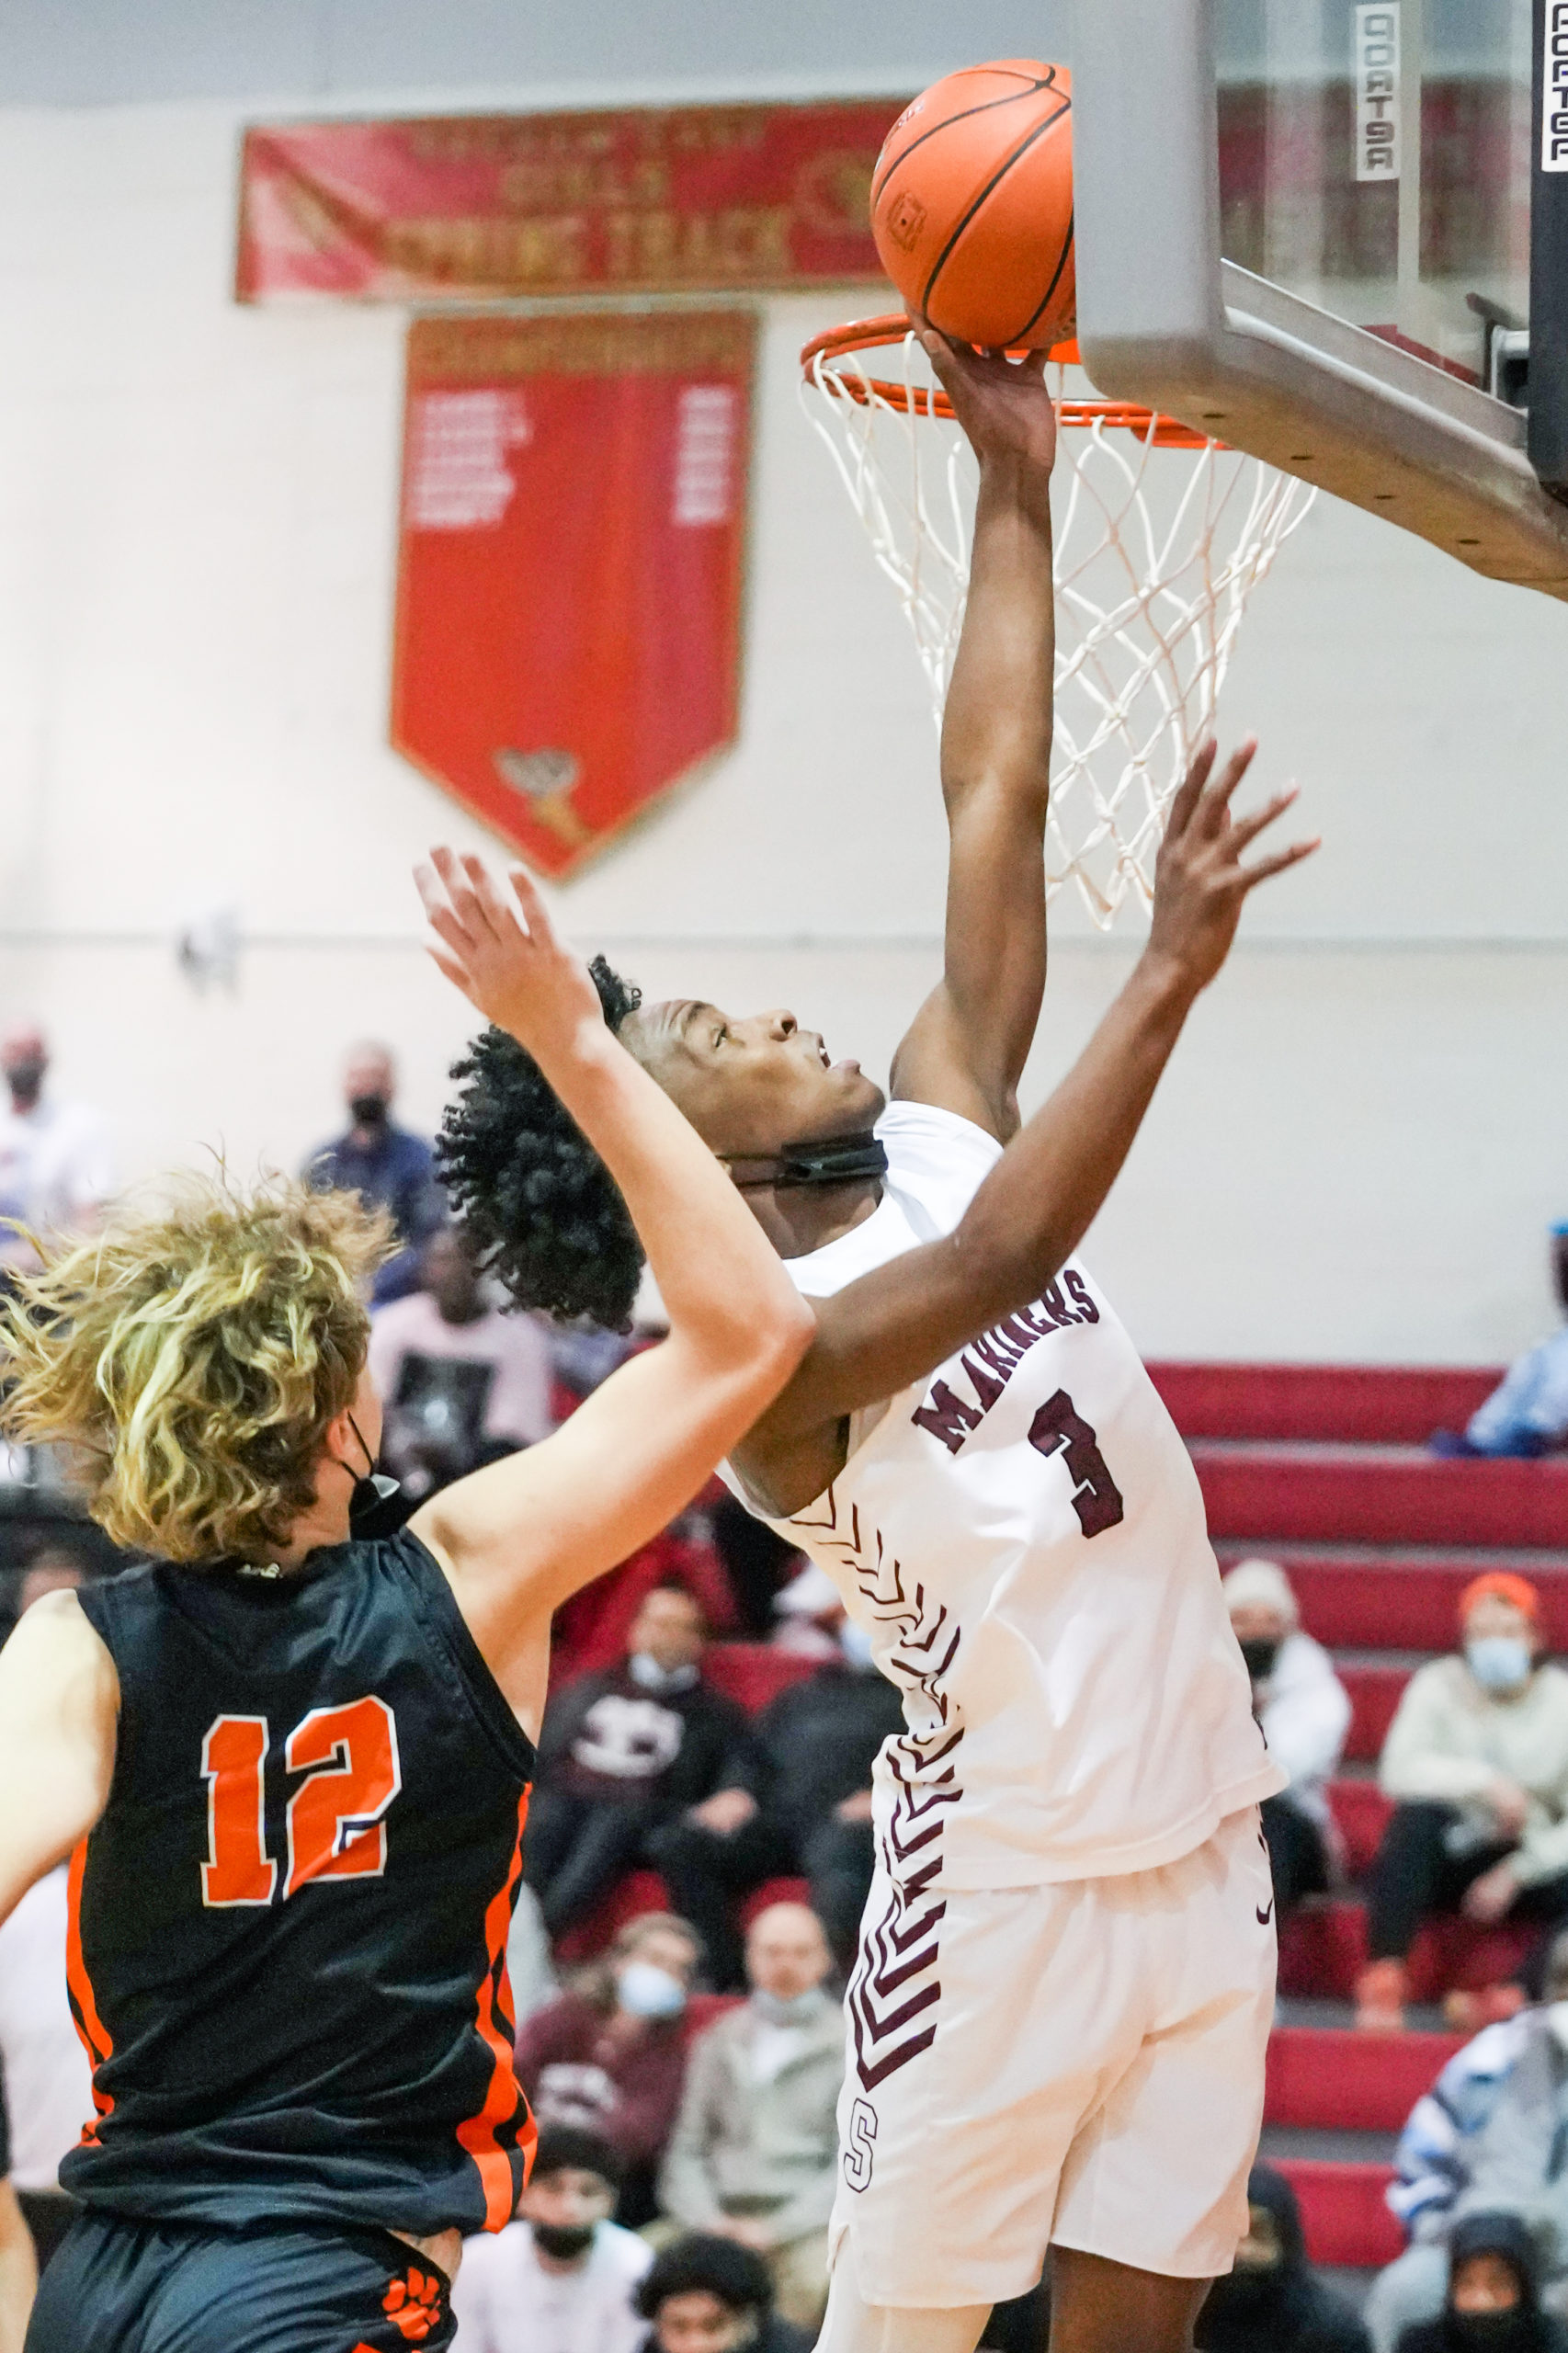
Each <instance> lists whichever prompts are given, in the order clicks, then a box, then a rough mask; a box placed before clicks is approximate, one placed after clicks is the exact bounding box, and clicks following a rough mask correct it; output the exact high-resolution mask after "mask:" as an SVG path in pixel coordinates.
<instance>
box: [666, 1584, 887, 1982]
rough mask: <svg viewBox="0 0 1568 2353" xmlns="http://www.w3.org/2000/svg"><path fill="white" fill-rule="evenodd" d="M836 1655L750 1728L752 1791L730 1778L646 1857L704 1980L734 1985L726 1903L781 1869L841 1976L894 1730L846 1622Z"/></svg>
mask: <svg viewBox="0 0 1568 2353" xmlns="http://www.w3.org/2000/svg"><path fill="white" fill-rule="evenodd" d="M835 1631H836V1633H837V1636H838V1642H839V1654H838V1658H837V1659H836V1660H835V1661H834V1662H833V1663H831V1664H828V1665H824V1666H822V1667H819V1668H818V1670H817V1672H816V1673H815V1674H814V1675H812V1676H810V1677H808V1678H807V1679H806V1680H805V1681H803V1682H801V1683H796V1684H794V1685H792V1686H791V1687H790V1689H789V1690H787V1691H781V1692H780V1693H779V1695H778V1699H775V1700H774V1701H773V1702H772V1704H771V1706H769V1707H767V1709H765V1710H764V1711H763V1713H762V1714H761V1715H760V1716H759V1717H758V1718H757V1721H756V1725H755V1726H754V1733H755V1736H756V1745H757V1748H758V1750H759V1752H760V1756H761V1764H762V1785H761V1790H760V1794H758V1793H756V1792H754V1791H753V1790H752V1789H751V1788H750V1787H748V1786H747V1785H746V1784H745V1783H744V1782H743V1781H741V1780H739V1779H737V1780H736V1781H734V1782H733V1784H731V1785H728V1786H725V1787H723V1788H721V1790H719V1792H718V1794H717V1795H716V1796H714V1797H711V1798H710V1799H709V1800H708V1802H707V1803H706V1804H704V1805H699V1806H696V1807H694V1808H692V1809H691V1811H690V1812H688V1813H686V1814H684V1815H682V1816H681V1817H680V1818H679V1819H678V1820H677V1821H675V1822H672V1823H671V1824H669V1825H668V1826H667V1827H666V1828H665V1829H664V1830H662V1831H660V1832H659V1834H658V1836H656V1837H655V1838H654V1839H653V1842H652V1845H651V1848H650V1851H651V1853H652V1855H653V1859H654V1860H655V1862H656V1863H657V1865H658V1868H659V1870H661V1871H662V1872H663V1873H664V1875H665V1882H666V1884H667V1885H668V1887H669V1890H670V1893H671V1896H672V1898H673V1899H674V1901H675V1903H676V1904H677V1905H678V1906H679V1908H680V1910H681V1911H682V1912H683V1913H684V1914H685V1915H686V1916H687V1919H689V1920H691V1921H692V1922H693V1923H694V1924H695V1926H696V1927H697V1929H698V1932H699V1935H700V1936H701V1938H702V1940H703V1942H704V1944H705V1945H706V1946H707V1948H708V1959H709V1972H710V1976H711V1978H712V1981H713V1984H715V1985H716V1986H718V1987H719V1988H720V1989H721V1990H722V1991H723V1992H726V1993H727V1992H730V1991H732V1990H733V1989H736V1988H738V1987H739V1986H741V1985H742V1984H744V1977H743V1972H742V1957H741V1940H740V1937H739V1935H738V1933H737V1931H736V1929H735V1927H734V1923H733V1904H734V1901H735V1899H737V1898H739V1897H741V1896H744V1895H746V1894H748V1893H750V1892H751V1890H752V1889H753V1888H756V1887H759V1886H761V1884H762V1882H763V1881H765V1880H768V1879H774V1878H777V1877H778V1875H779V1874H780V1873H781V1872H793V1871H804V1872H805V1874H806V1875H807V1877H808V1878H809V1880H810V1881H811V1889H812V1909H813V1911H814V1912H815V1913H816V1915H817V1917H818V1919H819V1920H821V1922H822V1924H823V1926H824V1928H825V1929H826V1931H827V1939H828V1945H829V1949H831V1951H832V1953H833V1957H834V1960H835V1961H836V1963H837V1964H838V1967H839V1968H840V1969H841V1970H842V1971H843V1972H845V1973H846V1975H847V1973H848V1972H849V1969H850V1967H851V1965H852V1964H853V1961H854V1955H855V1942H856V1938H857V1935H858V1930H859V1925H860V1915H861V1913H862V1912H863V1911H864V1910H865V1908H866V1897H867V1894H868V1893H869V1888H870V1884H871V1866H872V1862H873V1859H874V1851H875V1850H874V1846H873V1841H872V1835H871V1768H872V1765H873V1764H874V1762H875V1760H876V1756H877V1752H878V1750H879V1749H880V1748H881V1745H882V1743H883V1742H884V1741H885V1740H886V1739H888V1738H889V1736H890V1735H892V1734H894V1733H899V1732H902V1731H903V1702H902V1700H901V1699H900V1697H899V1694H898V1691H897V1690H896V1688H894V1686H893V1685H892V1684H891V1683H889V1682H887V1681H886V1680H884V1678H883V1677H881V1676H880V1675H879V1674H878V1673H877V1670H876V1668H875V1667H874V1666H873V1665H872V1664H871V1659H870V1652H869V1643H867V1641H866V1639H865V1636H864V1635H863V1634H862V1632H861V1631H860V1629H859V1628H858V1626H857V1625H855V1623H854V1622H853V1620H850V1619H848V1618H846V1616H845V1615H844V1612H843V1609H842V1607H841V1608H840V1610H839V1613H838V1622H837V1626H836V1629H835Z"/></svg>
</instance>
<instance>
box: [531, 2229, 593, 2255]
mask: <svg viewBox="0 0 1568 2353" xmlns="http://www.w3.org/2000/svg"><path fill="white" fill-rule="evenodd" d="M530 2228H531V2229H532V2231H533V2234H534V2245H535V2246H537V2247H538V2249H539V2251H540V2254H541V2255H548V2256H550V2257H551V2259H552V2261H554V2262H556V2263H570V2262H572V2261H573V2260H574V2257H575V2256H579V2255H585V2254H586V2253H587V2251H588V2249H589V2247H591V2246H592V2245H593V2243H594V2225H593V2223H592V2222H574V2223H572V2224H570V2225H568V2224H566V2223H565V2222H534V2223H532V2224H531V2225H530Z"/></svg>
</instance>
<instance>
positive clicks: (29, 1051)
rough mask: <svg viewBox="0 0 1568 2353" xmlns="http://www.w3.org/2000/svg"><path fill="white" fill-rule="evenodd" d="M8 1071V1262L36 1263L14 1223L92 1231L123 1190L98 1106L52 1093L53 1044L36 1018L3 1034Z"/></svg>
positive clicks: (2, 1210) (2, 1159)
mask: <svg viewBox="0 0 1568 2353" xmlns="http://www.w3.org/2000/svg"><path fill="white" fill-rule="evenodd" d="M0 1071H4V1073H5V1075H6V1087H7V1089H8V1091H9V1096H10V1100H9V1102H8V1103H7V1105H6V1108H4V1109H3V1110H0V1221H3V1222H0V1267H6V1266H12V1267H17V1266H32V1265H35V1264H36V1263H37V1262H36V1259H35V1257H34V1254H33V1252H32V1250H31V1248H30V1246H29V1245H28V1243H27V1241H26V1240H25V1239H24V1238H23V1236H22V1235H21V1234H19V1233H16V1232H15V1231H14V1230H13V1227H14V1226H16V1225H21V1226H26V1227H28V1229H29V1230H30V1231H31V1232H32V1233H37V1234H40V1235H43V1234H50V1233H62V1234H74V1233H91V1231H92V1229H93V1227H94V1226H95V1225H96V1224H97V1222H98V1217H99V1214H100V1212H101V1211H102V1210H103V1207H104V1204H105V1202H106V1201H107V1200H108V1199H109V1196H110V1195H111V1194H112V1193H113V1192H114V1190H115V1188H116V1184H117V1181H118V1180H117V1177H116V1174H115V1165H114V1155H113V1154H112V1152H111V1150H110V1148H109V1140H108V1128H107V1127H106V1126H105V1124H104V1121H103V1120H102V1119H101V1118H100V1117H99V1115H98V1113H97V1111H94V1110H91V1109H89V1108H88V1106H87V1105H86V1104H85V1103H73V1102H70V1101H69V1100H66V1099H65V1098H63V1097H60V1096H56V1095H52V1094H46V1093H45V1092H44V1080H45V1078H46V1077H47V1075H48V1073H49V1045H48V1041H47V1040H46V1039H45V1037H44V1034H43V1031H42V1030H41V1029H40V1028H39V1026H38V1024H37V1022H36V1021H18V1022H14V1023H13V1024H12V1026H11V1027H10V1029H7V1030H6V1033H5V1036H4V1037H3V1038H0Z"/></svg>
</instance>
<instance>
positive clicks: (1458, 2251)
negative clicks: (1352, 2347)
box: [1398, 2214, 1568, 2353]
mask: <svg viewBox="0 0 1568 2353" xmlns="http://www.w3.org/2000/svg"><path fill="white" fill-rule="evenodd" d="M1398 2353H1568V2328H1564V2327H1563V2325H1562V2322H1561V2321H1560V2320H1554V2319H1552V2318H1551V2316H1550V2315H1549V2314H1548V2313H1543V2312H1542V2310H1541V2308H1540V2290H1539V2287H1538V2284H1537V2256H1536V2246H1535V2242H1534V2239H1533V2238H1532V2237H1531V2234H1530V2233H1529V2231H1528V2229H1527V2228H1526V2226H1525V2224H1524V2223H1523V2222H1521V2221H1520V2220H1519V2218H1518V2216H1517V2214H1471V2215H1470V2216H1469V2217H1468V2218H1467V2219H1466V2220H1465V2221H1464V2222H1460V2223H1457V2224H1456V2225H1455V2228H1454V2234H1453V2238H1452V2240H1451V2242H1450V2244H1449V2284H1448V2294H1447V2297H1446V2298H1445V2300H1444V2304H1443V2309H1442V2312H1441V2313H1439V2315H1438V2316H1437V2319H1436V2320H1429V2321H1426V2322H1423V2323H1421V2324H1420V2325H1417V2326H1415V2327H1414V2328H1407V2329H1406V2330H1405V2331H1404V2333H1403V2336H1401V2337H1400V2340H1399V2347H1398Z"/></svg>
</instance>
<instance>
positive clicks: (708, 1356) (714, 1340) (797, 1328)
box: [690, 1274, 816, 1407]
mask: <svg viewBox="0 0 1568 2353" xmlns="http://www.w3.org/2000/svg"><path fill="white" fill-rule="evenodd" d="M815 1331H816V1318H815V1317H814V1316H813V1314H812V1311H811V1309H810V1307H809V1306H808V1305H807V1304H806V1302H805V1301H804V1300H803V1299H802V1298H801V1295H800V1293H799V1291H797V1290H796V1289H795V1287H794V1285H793V1284H792V1283H791V1282H790V1279H789V1278H788V1276H783V1275H782V1274H781V1277H780V1279H779V1281H778V1282H777V1283H775V1282H772V1281H770V1282H769V1283H768V1284H767V1288H766V1290H765V1291H764V1292H763V1293H762V1295H761V1296H747V1297H744V1298H741V1297H733V1298H731V1299H730V1300H728V1301H726V1302H724V1304H723V1306H722V1308H721V1309H719V1310H717V1311H716V1312H715V1313H714V1314H713V1316H712V1317H711V1319H710V1321H709V1322H708V1324H707V1326H706V1328H705V1329H704V1330H703V1331H702V1332H701V1333H694V1334H692V1335H690V1337H691V1339H692V1341H693V1342H694V1344H695V1345H696V1347H697V1348H698V1351H699V1356H700V1358H701V1359H702V1361H703V1365H704V1369H705V1370H706V1371H707V1372H708V1374H709V1375H710V1377H711V1378H714V1379H717V1380H720V1381H724V1382H725V1383H731V1382H735V1383H738V1384H739V1385H740V1386H741V1387H743V1388H744V1390H745V1392H746V1393H747V1395H748V1396H750V1397H753V1398H755V1399H756V1402H757V1404H758V1406H759V1407H760V1406H761V1405H763V1404H767V1403H769V1402H770V1401H771V1400H772V1399H773V1398H775V1397H776V1396H777V1395H778V1392H779V1391H780V1390H781V1389H782V1388H783V1387H784V1385H785V1383H786V1381H789V1379H790V1375H791V1374H792V1373H793V1372H794V1370H795V1368H796V1366H797V1365H798V1364H799V1363H800V1361H801V1358H802V1357H803V1356H804V1355H805V1353H806V1350H807V1349H808V1348H809V1347H810V1346H811V1344H812V1336H813V1335H814V1333H815Z"/></svg>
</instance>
